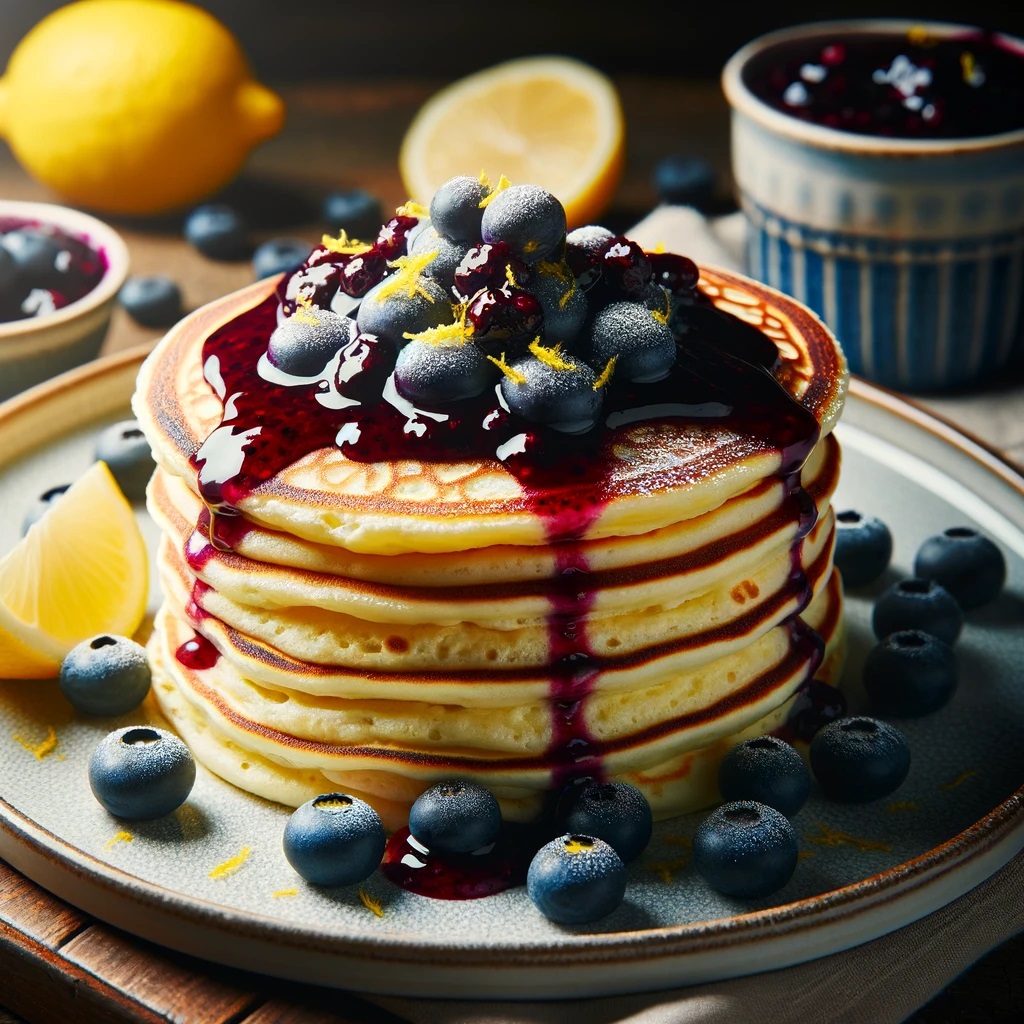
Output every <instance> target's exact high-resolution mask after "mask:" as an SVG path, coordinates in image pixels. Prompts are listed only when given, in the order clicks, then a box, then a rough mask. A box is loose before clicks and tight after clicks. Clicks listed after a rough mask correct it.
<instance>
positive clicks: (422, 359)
mask: <svg viewBox="0 0 1024 1024" xmlns="http://www.w3.org/2000/svg"><path fill="white" fill-rule="evenodd" d="M497 377H498V370H497V368H496V367H495V365H494V364H493V363H492V362H490V360H489V359H488V358H487V357H486V356H485V355H484V354H483V352H481V351H480V349H478V348H477V347H476V345H473V344H466V345H453V346H440V345H429V344H427V343H426V342H422V341H411V342H410V343H409V344H408V345H406V346H405V348H404V349H402V351H401V352H400V353H399V354H398V360H397V362H396V363H395V386H396V387H397V388H398V390H399V392H400V393H401V394H402V395H404V396H405V397H406V398H408V399H409V400H410V401H411V402H423V403H424V404H425V405H438V404H440V405H443V404H445V403H447V402H457V401H459V400H460V399H463V398H474V397H475V396H476V395H480V394H483V392H484V391H485V390H486V389H487V388H488V387H493V386H494V384H495V382H496V380H497Z"/></svg>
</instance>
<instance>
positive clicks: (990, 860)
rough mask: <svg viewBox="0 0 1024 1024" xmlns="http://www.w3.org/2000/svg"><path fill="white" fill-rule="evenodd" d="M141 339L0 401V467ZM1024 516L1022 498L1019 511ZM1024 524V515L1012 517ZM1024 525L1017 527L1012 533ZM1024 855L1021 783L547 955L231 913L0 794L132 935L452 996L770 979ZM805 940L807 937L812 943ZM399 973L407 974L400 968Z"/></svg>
mask: <svg viewBox="0 0 1024 1024" xmlns="http://www.w3.org/2000/svg"><path fill="white" fill-rule="evenodd" d="M148 350H149V347H148V346H145V347H143V348H139V349H133V350H131V351H129V352H125V353H122V354H119V355H116V356H111V357H108V358H106V359H102V360H98V361H97V362H95V363H92V364H90V365H88V366H85V367H81V368H79V369H77V370H73V371H70V372H69V373H66V374H64V375H62V376H61V377H58V378H55V379H54V380H52V381H49V382H47V383H46V384H43V385H40V386H38V387H37V388H34V389H32V390H31V391H29V392H25V393H24V394H22V395H20V396H18V397H17V398H15V399H12V400H11V401H9V402H7V403H5V404H4V405H2V406H0V438H5V437H7V436H10V437H11V438H12V439H13V443H11V444H10V446H9V447H8V448H6V449H4V455H3V458H2V462H0V469H2V468H3V465H5V464H7V463H9V462H12V461H14V460H16V459H18V458H20V457H22V456H23V455H25V454H27V453H28V452H29V451H31V450H32V449H33V448H35V447H38V446H39V445H42V444H45V443H47V442H50V441H53V440H56V439H57V438H59V437H60V436H61V435H62V434H63V433H65V432H67V431H68V430H71V429H73V428H75V427H77V426H82V425H85V424H86V423H88V422H89V421H91V420H94V419H96V418H98V417H100V416H103V415H105V414H107V413H113V412H115V411H116V410H119V409H122V408H124V407H125V405H126V403H127V399H128V397H129V395H130V392H131V389H132V387H133V384H134V380H135V375H136V373H137V370H138V367H139V365H140V364H141V362H142V359H143V358H144V357H145V355H146V354H147V352H148ZM850 399H851V401H850V408H849V414H848V418H852V419H854V420H859V421H860V422H861V423H864V421H865V420H867V421H869V422H870V420H871V419H872V418H873V417H881V418H883V419H884V418H886V417H889V418H893V417H895V418H896V419H898V420H902V421H903V422H904V423H905V424H909V426H910V427H911V428H912V429H913V430H915V431H917V432H919V433H922V436H927V437H928V438H929V439H930V440H931V441H932V442H938V443H939V444H941V445H943V446H945V447H947V448H949V447H952V448H954V449H956V450H957V451H958V452H959V453H960V454H961V455H962V456H966V457H967V458H968V459H969V460H970V461H971V462H973V463H975V464H976V465H977V466H978V467H980V468H981V469H982V470H983V471H984V472H985V473H987V474H988V475H990V476H991V477H995V478H997V479H998V480H999V481H1000V482H1001V483H1002V484H1003V485H1004V486H1006V487H1007V488H1009V490H1010V492H1012V496H1013V500H1014V501H1015V502H1016V501H1018V500H1020V501H1022V502H1024V476H1022V475H1021V473H1020V472H1019V471H1018V470H1017V469H1015V468H1014V467H1013V466H1011V465H1010V464H1009V463H1007V462H1006V461H1005V460H1003V459H1002V458H1000V457H999V456H998V455H997V454H996V453H994V452H992V451H991V450H990V449H988V448H987V447H986V446H985V445H984V444H983V443H981V442H979V441H977V440H975V439H973V438H970V437H968V436H967V435H965V434H963V433H962V432H960V431H958V430H957V429H956V428H954V427H953V426H951V425H950V424H948V423H946V422H944V421H942V420H941V419H938V418H936V417H934V416H932V415H931V414H930V413H927V412H925V411H924V410H923V409H921V408H920V407H917V406H915V405H914V404H913V403H911V402H908V401H906V400H905V399H903V398H901V397H899V396H897V395H895V394H892V393H890V392H886V391H884V390H882V389H879V388H876V387H873V386H871V385H868V384H866V383H864V382H862V381H859V380H854V381H853V382H852V384H851V390H850ZM1021 508H1022V509H1024V504H1022V505H1021ZM1021 519H1022V523H1024V516H1022V517H1021ZM1022 529H1024V525H1022ZM1022 849H1024V786H1021V788H1019V789H1018V790H1017V791H1016V792H1015V793H1013V794H1012V795H1011V796H1010V797H1009V798H1008V799H1006V800H1005V801H1003V802H1002V803H1000V804H999V805H998V806H997V807H995V808H993V809H992V810H991V811H990V812H989V813H988V814H986V815H984V816H983V817H982V818H981V819H979V820H978V821H977V822H975V823H974V824H973V825H972V826H970V827H969V828H967V829H965V830H964V831H962V832H961V833H959V834H958V835H956V836H954V837H952V838H951V839H949V840H947V841H946V842H944V843H942V844H940V845H939V846H936V847H934V848H933V849H931V850H929V851H927V852H926V853H924V854H922V855H920V856H918V857H915V858H913V859H911V860H908V861H906V862H904V863H902V864H899V865H896V866H895V867H893V868H891V869H888V870H886V871H883V872H880V873H878V874H875V875H871V876H869V877H867V878H864V879H861V880H860V881H858V882H855V883H853V884H850V885H847V886H844V887H842V888H839V889H835V890H833V891H831V892H828V893H825V894H822V895H819V896H815V897H811V898H808V899H804V900H800V901H796V902H792V903H789V904H784V905H782V906H778V907H772V908H769V909H766V910H760V911H756V912H751V913H747V914H739V915H736V916H733V917H729V918H720V919H716V920H711V921H703V922H697V923H693V924H688V925H680V926H673V927H665V928H652V929H644V930H639V931H631V932H619V933H614V932H613V933H604V934H600V935H587V934H580V935H578V936H577V937H575V938H574V939H573V940H571V941H570V942H568V943H566V944H564V945H561V946H559V947H557V948H554V947H551V946H548V945H544V944H541V943H538V944H526V943H518V944H516V945H507V946H502V945H500V944H497V943H495V942H494V941H493V940H491V939H488V941H487V942H486V943H484V942H483V941H482V942H481V943H480V944H479V945H468V944H466V943H460V944H446V943H444V942H443V941H442V942H439V943H431V944H429V945H427V944H424V943H422V942H418V941H416V940H414V939H403V938H401V937H397V938H396V937H393V936H392V937H389V936H385V937H380V938H373V937H364V936H359V937H358V938H356V937H353V936H351V935H346V934H343V933H339V932H336V931H323V932H320V933H317V932H314V931H310V930H309V929H306V928H301V927H297V926H294V925H288V924H285V923H283V922H281V921H279V920H276V919H274V918H271V917H268V916H265V915H260V914H255V913H251V912H243V911H238V910H235V909H231V910H227V909H225V908H224V907H222V906H220V905H219V904H216V903H213V902H210V901H207V900H203V899H200V898H196V897H191V896H189V897H186V896H183V895H182V894H180V893H177V892H175V891H173V890H171V889H168V888H165V887H162V886H159V885H154V884H152V883H149V882H145V881H142V880H140V879H139V878H137V877H135V876H133V875H131V874H129V873H127V872H124V871H121V870H119V869H116V868H112V867H110V866H109V865H107V864H105V863H103V862H101V861H99V860H98V859H96V858H95V857H92V856H90V855H88V854H86V853H84V852H82V851H81V850H79V849H77V848H75V847H73V846H71V845H69V844H68V843H66V842H65V841H64V840H63V839H62V838H61V837H60V836H57V835H55V834H54V833H53V832H51V831H49V830H47V829H44V828H42V827H41V826H39V825H38V824H37V823H35V822H34V821H33V820H31V819H30V818H29V817H27V816H26V815H25V814H24V813H22V812H21V811H19V810H18V809H17V808H15V807H13V806H12V805H10V804H9V803H7V802H6V801H5V800H3V799H2V797H0V856H2V857H3V858H4V859H5V860H7V861H8V863H10V864H11V865H12V866H13V867H14V868H16V869H17V870H19V871H21V872H22V873H23V874H25V875H26V876H28V877H29V878H30V879H32V880H33V881H35V882H37V883H38V884H39V885H41V886H43V887H44V888H45V889H47V890H49V891H50V892H52V893H54V894H55V895H57V896H58V897H60V898H61V899H64V900H66V901H68V902H69V903H72V904H74V905H75V906H77V907H80V908H81V909H82V910H84V911H86V912H87V913H90V914H93V915H95V916H96V917H98V918H100V919H102V920H104V921H107V922H109V923H110V924H113V925H115V926H117V927H121V928H124V929H125V930H127V931H130V932H132V933H134V934H136V935H139V936H140V937H142V938H145V939H148V940H150V941H153V942H156V943H159V944H162V945H166V946H169V947H171V948H174V949H178V950H180V951H182V952H187V953H191V954H193V955H196V956H199V957H203V958H206V959H209V960H212V961H216V962H220V963H224V964H228V965H230V966H236V967H243V968H246V969H249V970H256V971H261V972H265V973H268V974H274V975H280V976H283V977H288V978H292V979H294V980H298V981H308V982H316V983H319V984H327V985H335V986H340V987H347V988H352V989H357V990H361V991H366V992H374V991H377V992H386V993H388V994H392V995H395V994H403V995H410V996H436V997H441V996H444V997H448V998H451V997H453V996H457V997H461V998H508V999H516V998H520V999H521V998H530V999H538V998H541V999H543V998H575V997H579V996H581V995H590V996H596V995H606V994H612V993H624V992H639V991H652V990H656V989H660V988H668V987H676V986H679V985H683V984H688V983H695V982H707V981H713V980H718V979H722V978H728V977H736V976H740V975H743V974H751V973H756V972H758V971H763V970H771V969H775V968H780V967H784V966H789V965H792V964H795V963H800V962H803V961H806V960H808V959H816V958H818V957H821V956H825V955H827V954H829V953H834V952H839V951H841V950H843V949H847V948H849V947H851V946H855V945H858V944H859V943H862V942H865V941H868V940H870V939H872V938H877V937H878V936H880V935H883V934H885V933H887V932H889V931H892V930H894V929H895V928H898V927H901V926H902V925H905V924H909V923H911V922H912V921H915V920H918V919H920V918H921V917H924V916H926V915H927V914H929V913H931V912H933V911H934V910H937V909H939V908H940V907H942V906H944V905H945V904H947V903H949V902H951V901H952V900H954V899H956V898H957V897H958V896H961V895H963V894H964V893H966V892H968V891H969V890H970V889H971V888H973V887H974V886H975V885H977V884H979V883H980V882H982V881H984V880H985V879H987V878H988V877H990V876H991V875H992V874H994V873H995V872H996V871H997V870H998V869H999V868H1000V867H1002V866H1003V865H1005V864H1007V863H1008V862H1009V861H1010V860H1011V859H1012V858H1013V857H1014V856H1015V855H1016V854H1017V853H1018V852H1019V851H1021V850H1022ZM809 933H813V936H814V941H813V942H809V941H808V934H809ZM403 968H404V971H403V970H402V969H403Z"/></svg>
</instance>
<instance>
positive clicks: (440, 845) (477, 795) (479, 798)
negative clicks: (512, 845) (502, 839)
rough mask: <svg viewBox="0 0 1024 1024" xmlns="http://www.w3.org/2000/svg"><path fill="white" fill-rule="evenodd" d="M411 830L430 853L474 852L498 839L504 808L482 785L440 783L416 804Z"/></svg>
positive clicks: (428, 790) (452, 782)
mask: <svg viewBox="0 0 1024 1024" xmlns="http://www.w3.org/2000/svg"><path fill="white" fill-rule="evenodd" d="M409 831H410V832H411V833H412V835H413V837H414V838H415V839H416V840H417V841H418V842H420V843H422V844H423V845H424V846H425V847H427V849H429V850H436V851H438V852H439V853H473V852H474V851H475V850H480V849H482V848H483V847H485V846H487V845H489V844H490V843H493V842H494V841H495V839H497V838H498V833H499V832H500V831H501V808H500V807H499V806H498V801H497V800H495V798H494V796H493V795H492V794H491V792H490V790H488V789H486V788H485V787H484V786H481V785H479V784H478V783H475V782H461V781H458V780H454V781H451V782H438V783H436V784H435V785H433V786H431V787H430V788H429V789H427V790H426V791H425V792H423V793H421V794H420V795H419V796H418V797H417V798H416V800H415V801H414V802H413V805H412V807H411V809H410V810H409Z"/></svg>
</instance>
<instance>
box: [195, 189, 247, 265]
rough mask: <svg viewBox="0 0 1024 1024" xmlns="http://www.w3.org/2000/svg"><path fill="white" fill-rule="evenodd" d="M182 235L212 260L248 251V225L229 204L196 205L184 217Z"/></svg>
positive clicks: (241, 255) (231, 257)
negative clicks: (183, 232)
mask: <svg viewBox="0 0 1024 1024" xmlns="http://www.w3.org/2000/svg"><path fill="white" fill-rule="evenodd" d="M185 239H186V240H187V241H188V242H189V243H191V244H192V245H194V246H195V247H196V249H198V250H199V251H200V252H201V253H202V254H203V255H204V256H208V257H209V258H210V259H212V260H240V259H244V258H245V257H246V256H247V255H248V253H249V228H248V225H247V224H246V223H245V221H244V220H243V219H242V216H241V214H240V213H238V211H237V210H235V209H233V208H232V207H230V206H224V205H223V204H219V203H212V204H210V205H208V206H197V207H196V208H195V209H194V210H193V211H192V212H191V213H190V214H189V215H188V217H187V218H186V220H185Z"/></svg>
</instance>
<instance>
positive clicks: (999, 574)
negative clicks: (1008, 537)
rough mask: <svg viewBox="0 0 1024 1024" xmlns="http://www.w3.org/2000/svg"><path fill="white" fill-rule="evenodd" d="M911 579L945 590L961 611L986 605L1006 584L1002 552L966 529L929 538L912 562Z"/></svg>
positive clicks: (956, 529)
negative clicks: (914, 578) (917, 579)
mask: <svg viewBox="0 0 1024 1024" xmlns="http://www.w3.org/2000/svg"><path fill="white" fill-rule="evenodd" d="M914 575H915V576H920V577H922V578H923V579H927V580H935V582H936V583H938V584H939V585H940V586H942V587H945V588H946V590H948V591H949V592H950V593H951V594H952V595H953V597H954V598H956V602H957V604H959V605H960V607H961V608H963V609H964V610H965V611H966V610H968V609H970V608H977V607H979V606H980V605H983V604H987V603H988V602H989V601H991V600H992V599H993V598H995V597H997V596H998V595H999V592H1000V591H1001V590H1002V589H1003V584H1004V583H1005V582H1006V559H1005V558H1004V557H1003V553H1002V551H1000V550H999V548H997V547H996V545H995V544H993V543H992V541H990V540H989V539H988V537H985V536H983V535H982V534H980V533H978V531H977V530H973V529H971V528H970V527H969V526H953V527H951V528H950V529H948V530H946V531H945V532H943V533H940V534H937V535H936V536H934V537H929V538H928V540H926V541H925V542H924V543H923V544H922V545H921V547H920V548H919V550H918V552H917V557H916V558H915V559H914Z"/></svg>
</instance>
